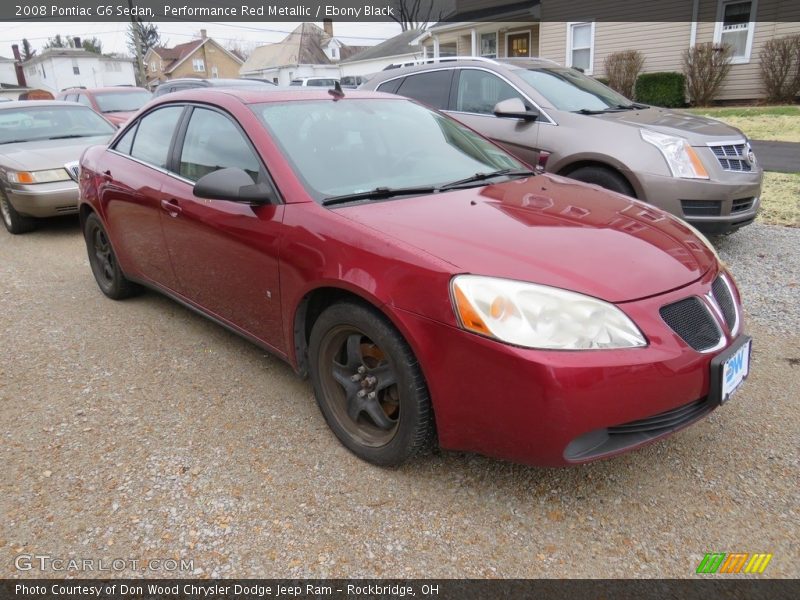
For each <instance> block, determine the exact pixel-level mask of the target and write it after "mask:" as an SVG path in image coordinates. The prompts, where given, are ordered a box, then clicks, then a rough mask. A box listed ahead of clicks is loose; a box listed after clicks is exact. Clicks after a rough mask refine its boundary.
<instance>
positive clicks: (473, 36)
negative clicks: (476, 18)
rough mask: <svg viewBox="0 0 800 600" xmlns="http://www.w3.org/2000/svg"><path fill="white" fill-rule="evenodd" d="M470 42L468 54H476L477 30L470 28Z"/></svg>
mask: <svg viewBox="0 0 800 600" xmlns="http://www.w3.org/2000/svg"><path fill="white" fill-rule="evenodd" d="M469 36H470V42H471V44H472V50H471V52H470V56H478V34H477V32H476V31H475V30H474V29H472V30H470V32H469Z"/></svg>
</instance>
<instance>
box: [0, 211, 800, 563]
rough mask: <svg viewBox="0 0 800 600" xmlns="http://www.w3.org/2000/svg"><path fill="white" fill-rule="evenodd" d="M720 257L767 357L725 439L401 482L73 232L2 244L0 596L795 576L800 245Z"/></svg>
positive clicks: (727, 250) (417, 468)
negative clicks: (230, 581)
mask: <svg viewBox="0 0 800 600" xmlns="http://www.w3.org/2000/svg"><path fill="white" fill-rule="evenodd" d="M718 244H719V246H720V249H721V252H722V254H723V256H724V257H725V259H726V260H727V261H728V262H729V264H730V265H731V267H732V269H733V271H734V273H735V275H736V276H737V278H738V280H739V282H740V284H741V285H742V287H743V288H744V294H745V298H746V299H747V301H748V303H749V312H750V314H751V317H752V318H751V319H750V322H749V329H750V332H751V333H752V334H753V336H754V338H755V350H754V356H753V360H754V364H753V373H752V376H751V378H750V380H749V381H748V382H747V384H746V386H745V387H744V389H743V390H741V391H740V392H739V393H737V395H736V396H735V397H734V398H733V399H732V400H731V402H730V403H729V404H727V405H726V406H725V407H724V408H722V409H720V410H718V411H716V412H715V413H714V414H712V415H711V416H710V417H709V418H708V419H706V420H704V421H702V422H701V423H698V424H696V425H695V426H693V427H691V428H689V429H687V430H686V431H684V432H682V433H680V434H678V435H677V436H674V437H672V438H670V439H669V440H665V441H662V442H660V443H657V444H654V445H651V446H649V447H647V448H645V449H643V450H640V451H637V452H634V453H631V454H627V455H625V456H622V457H618V458H616V459H613V460H610V461H604V462H599V463H594V464H591V465H587V466H581V467H575V468H569V469H540V468H531V467H525V466H520V465H514V464H510V463H505V462H499V461H495V460H491V459H487V458H483V457H480V456H474V455H466V454H462V453H443V454H438V455H435V456H431V457H428V458H425V459H422V460H418V461H416V462H414V463H413V464H411V465H408V466H406V467H404V468H401V469H398V470H384V469H380V468H377V467H374V466H371V465H368V464H366V463H363V462H361V461H359V460H358V459H356V458H355V457H353V456H352V455H351V454H350V453H348V452H347V451H346V450H344V449H343V448H342V447H341V446H340V445H339V443H338V442H337V441H336V440H335V439H334V437H333V435H332V434H331V433H330V432H329V431H328V428H327V426H326V425H325V423H324V421H323V419H322V417H321V416H320V414H319V411H318V409H317V407H316V405H315V403H314V399H313V396H312V392H311V388H310V385H309V384H308V383H306V382H303V381H300V380H299V379H297V378H296V377H295V375H294V374H293V372H292V371H291V369H290V368H289V367H288V366H286V365H285V364H283V363H281V362H280V361H278V360H276V359H274V358H272V357H269V356H265V355H264V353H263V352H262V351H261V350H259V349H258V348H256V347H254V346H252V345H251V344H249V343H247V342H245V341H243V340H241V339H240V338H238V337H236V336H234V335H232V334H229V333H228V332H226V331H224V330H223V329H221V328H220V327H218V326H216V325H214V324H212V323H210V322H209V321H207V320H205V319H203V318H201V317H198V316H196V315H195V314H193V313H191V312H189V311H188V310H185V309H184V308H182V307H180V306H179V305H177V304H175V303H174V302H171V301H169V300H166V299H165V298H163V297H161V296H158V295H156V294H153V293H148V294H145V295H143V296H141V297H139V298H136V299H133V300H129V301H125V302H113V301H110V300H107V299H106V298H105V297H104V296H102V294H101V293H100V292H99V290H98V289H97V287H96V285H95V283H94V281H93V279H92V277H91V274H90V271H89V267H88V263H87V260H86V257H85V248H84V246H83V242H82V239H81V236H80V232H79V230H78V227H77V224H76V223H75V222H74V221H71V220H67V221H56V222H53V223H48V224H47V225H46V226H45V227H44V228H42V229H41V230H40V231H38V232H35V233H33V234H30V235H25V236H17V237H12V236H9V235H5V233H3V234H2V235H0V300H1V301H2V309H3V310H2V312H0V327H2V329H1V331H2V334H1V335H2V338H1V343H2V348H3V352H2V357H3V360H2V363H0V381H1V382H2V383H0V406H1V407H2V419H1V420H0V436H2V444H0V462H1V463H2V465H3V476H2V478H0V514H2V515H3V518H2V520H0V577H17V576H21V577H34V576H37V575H40V574H41V573H40V572H39V571H38V570H31V571H17V570H16V569H15V567H14V560H15V557H16V556H18V555H19V554H20V553H24V554H34V555H37V554H46V555H50V556H52V557H60V558H70V557H73V558H90V559H94V560H99V559H104V560H106V561H110V560H111V559H115V558H119V559H124V560H130V559H137V560H146V559H152V558H159V559H167V558H172V559H179V558H186V559H191V560H192V561H193V565H192V569H193V570H192V571H187V572H184V573H183V574H184V575H188V574H190V573H194V574H195V575H201V576H225V577H228V576H241V577H258V576H273V577H328V576H356V577H366V576H384V577H386V576H389V577H414V576H420V577H464V576H470V577H563V576H569V577H614V576H619V577H631V576H633V577H656V576H658V577H690V576H693V575H694V569H695V567H696V566H697V564H698V562H699V561H700V559H701V558H702V557H703V554H704V553H706V552H712V551H714V552H771V553H773V554H774V558H773V559H772V562H771V563H770V565H769V567H768V569H767V571H766V573H765V576H772V577H798V576H800V567H798V565H800V510H799V509H798V487H797V482H798V481H800V461H799V460H798V446H800V444H799V443H798V442H800V436H798V433H799V432H800V427H799V425H800V419H799V418H798V405H797V400H798V392H797V390H798V388H800V336H799V335H798V313H799V312H800V311H798V293H797V283H798V281H800V279H799V278H798V273H799V272H800V271H799V270H798V254H799V253H800V251H799V250H798V249H799V248H800V229H794V230H790V229H779V228H773V227H768V226H761V225H754V226H751V227H748V228H746V229H745V230H744V231H741V232H739V233H737V234H735V235H733V236H731V237H729V238H726V239H724V240H718ZM49 574H51V575H52V574H53V573H49ZM99 574H100V573H95V575H99ZM121 574H123V575H124V574H129V573H128V572H123V573H121ZM143 574H144V575H145V576H148V575H154V576H161V577H163V576H167V575H171V574H174V573H165V572H163V571H158V572H153V573H143ZM73 575H74V573H73ZM84 575H89V576H92V575H93V573H91V572H89V573H84ZM105 575H107V573H105Z"/></svg>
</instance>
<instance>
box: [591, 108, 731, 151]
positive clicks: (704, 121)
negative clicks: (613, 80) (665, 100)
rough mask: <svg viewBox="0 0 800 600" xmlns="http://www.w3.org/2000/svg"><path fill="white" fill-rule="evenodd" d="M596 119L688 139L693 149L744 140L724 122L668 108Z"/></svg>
mask: <svg viewBox="0 0 800 600" xmlns="http://www.w3.org/2000/svg"><path fill="white" fill-rule="evenodd" d="M596 116H598V117H600V118H602V119H606V120H612V121H617V122H619V123H621V124H625V125H630V126H632V127H638V128H642V127H644V128H647V129H653V130H656V131H659V132H661V133H666V134H668V135H675V136H679V137H683V138H686V139H688V140H689V143H690V144H691V145H692V146H702V145H705V144H706V143H708V142H712V141H728V140H740V139H742V138H744V137H745V135H744V134H743V133H742V132H741V131H740V130H739V129H736V128H735V127H731V126H730V125H726V124H725V123H723V122H722V121H717V120H716V119H710V118H708V117H701V116H699V115H693V114H692V113H690V112H686V111H676V110H668V109H666V108H655V107H653V108H645V109H642V110H626V111H622V112H612V113H604V114H602V115H596Z"/></svg>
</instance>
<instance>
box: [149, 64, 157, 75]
mask: <svg viewBox="0 0 800 600" xmlns="http://www.w3.org/2000/svg"><path fill="white" fill-rule="evenodd" d="M157 68H158V66H157V65H156V61H153V62H151V63H150V72H151V73H155V72H156V69H157Z"/></svg>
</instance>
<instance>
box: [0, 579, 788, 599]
mask: <svg viewBox="0 0 800 600" xmlns="http://www.w3.org/2000/svg"><path fill="white" fill-rule="evenodd" d="M0 598H3V600H5V599H7V598H15V599H20V600H22V599H25V600H85V599H94V600H138V599H148V600H150V599H152V600H217V599H223V598H224V599H226V600H251V599H267V598H268V599H275V600H279V599H284V598H285V599H298V598H299V599H311V598H313V599H315V600H317V599H319V600H343V599H347V600H362V599H363V600H368V599H373V598H374V599H377V598H381V599H384V598H385V599H389V598H391V599H395V598H422V599H425V600H428V599H434V598H435V599H437V600H438V599H442V600H444V599H447V600H450V599H459V600H462V599H463V600H472V599H476V600H477V599H481V600H482V599H484V598H491V599H493V600H494V599H499V598H509V599H511V598H513V599H517V598H536V599H537V600H539V599H551V598H552V599H559V600H561V599H568V600H578V599H581V600H582V599H589V600H606V599H608V600H622V599H628V598H630V599H632V600H633V599H635V600H649V599H650V598H653V599H656V598H658V599H659V600H670V599H675V600H677V599H680V600H685V599H694V598H697V599H698V600H717V599H728V598H730V599H737V600H738V599H743V600H744V599H746V600H751V599H752V600H756V599H759V600H760V599H762V598H763V599H769V600H783V599H784V598H785V599H787V600H788V599H790V598H791V599H793V600H794V599H796V598H800V580H798V579H729V578H723V577H708V578H703V579H636V580H630V579H625V580H609V579H496V580H484V579H467V580H459V579H438V580H437V579H409V580H376V579H327V580H326V579H299V580H291V579H216V580H187V579H151V580H143V579H60V580H53V579H18V580H9V579H5V580H2V581H0Z"/></svg>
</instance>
